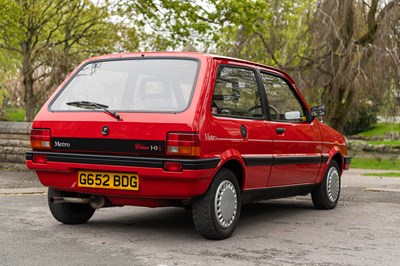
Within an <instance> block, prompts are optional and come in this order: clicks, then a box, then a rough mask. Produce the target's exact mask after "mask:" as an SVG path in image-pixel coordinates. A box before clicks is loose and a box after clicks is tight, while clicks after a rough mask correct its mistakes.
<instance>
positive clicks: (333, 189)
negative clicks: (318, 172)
mask: <svg viewBox="0 0 400 266" xmlns="http://www.w3.org/2000/svg"><path fill="white" fill-rule="evenodd" d="M339 196H340V171H339V166H338V164H337V163H336V162H335V161H333V160H332V161H331V162H330V163H329V165H328V168H327V170H326V172H325V176H324V179H323V180H322V183H321V184H320V185H319V187H318V188H317V189H316V190H315V191H314V192H312V193H311V197H312V201H313V204H314V207H315V208H317V209H321V210H329V209H333V208H335V207H336V205H337V203H338V201H339Z"/></svg>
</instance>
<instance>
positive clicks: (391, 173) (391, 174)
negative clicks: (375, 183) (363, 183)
mask: <svg viewBox="0 0 400 266" xmlns="http://www.w3.org/2000/svg"><path fill="white" fill-rule="evenodd" d="M363 175H365V176H380V177H400V172H387V173H366V174H363Z"/></svg>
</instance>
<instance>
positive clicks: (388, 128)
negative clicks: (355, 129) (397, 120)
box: [360, 123, 400, 137]
mask: <svg viewBox="0 0 400 266" xmlns="http://www.w3.org/2000/svg"><path fill="white" fill-rule="evenodd" d="M392 131H394V132H399V133H400V124H391V123H378V124H376V125H375V126H374V128H373V129H371V130H369V131H365V132H361V133H360V135H361V136H364V137H372V136H384V135H385V133H388V132H392Z"/></svg>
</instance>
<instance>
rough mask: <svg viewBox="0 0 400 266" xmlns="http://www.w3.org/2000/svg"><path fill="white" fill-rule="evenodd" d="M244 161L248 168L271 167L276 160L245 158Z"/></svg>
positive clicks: (270, 158) (271, 158) (269, 157)
mask: <svg viewBox="0 0 400 266" xmlns="http://www.w3.org/2000/svg"><path fill="white" fill-rule="evenodd" d="M243 160H244V162H245V163H246V165H247V166H270V165H272V164H273V162H274V158H273V157H272V156H268V157H251V156H243Z"/></svg>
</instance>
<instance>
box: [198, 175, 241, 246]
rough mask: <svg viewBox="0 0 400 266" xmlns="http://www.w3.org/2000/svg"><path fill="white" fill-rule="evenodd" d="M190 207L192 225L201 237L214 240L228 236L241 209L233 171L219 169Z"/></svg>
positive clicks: (237, 185) (235, 223)
mask: <svg viewBox="0 0 400 266" xmlns="http://www.w3.org/2000/svg"><path fill="white" fill-rule="evenodd" d="M192 209H193V221H194V225H195V227H196V230H197V231H198V232H199V233H200V234H201V235H202V236H203V237H205V238H208V239H215V240H220V239H225V238H228V237H230V236H231V235H232V233H233V231H234V230H235V228H236V225H237V224H238V221H239V217H240V210H241V194H240V188H239V184H238V181H237V179H236V176H235V175H234V174H233V172H232V171H231V170H229V169H221V170H220V171H219V172H218V174H217V175H216V176H215V178H214V180H213V181H212V183H211V185H210V187H209V188H208V190H207V192H206V193H205V194H204V195H203V196H202V197H201V198H199V199H198V200H197V201H195V202H194V203H193V205H192Z"/></svg>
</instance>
